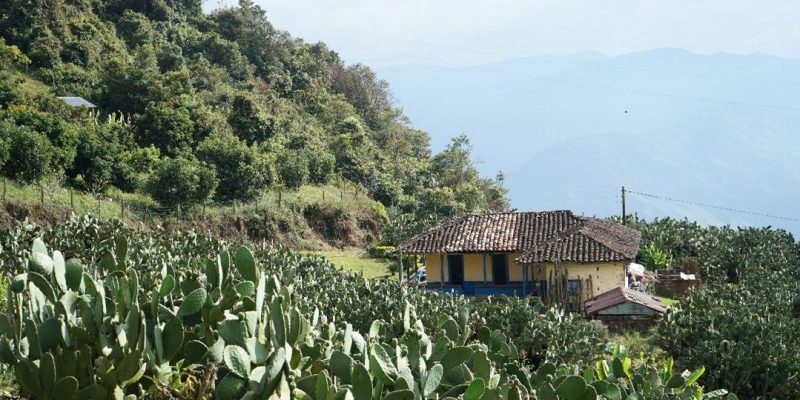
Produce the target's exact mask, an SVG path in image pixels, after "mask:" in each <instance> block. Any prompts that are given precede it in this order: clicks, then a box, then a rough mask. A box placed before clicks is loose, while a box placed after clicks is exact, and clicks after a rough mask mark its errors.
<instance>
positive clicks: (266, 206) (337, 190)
mask: <svg viewBox="0 0 800 400" xmlns="http://www.w3.org/2000/svg"><path fill="white" fill-rule="evenodd" d="M368 199H369V197H368V195H367V191H366V190H365V189H364V188H363V187H359V186H356V185H344V184H338V185H336V186H323V187H310V188H301V189H299V190H294V191H292V190H285V189H273V190H271V191H267V192H264V193H262V194H261V195H259V196H257V197H256V198H255V199H253V200H250V201H247V202H241V201H234V202H231V203H226V204H222V203H216V202H211V201H209V202H207V203H205V204H195V205H191V206H185V205H184V206H180V205H179V206H176V207H165V206H162V205H159V204H157V203H156V202H154V201H153V200H152V199H150V198H147V197H143V196H139V195H135V194H130V193H123V192H113V193H108V194H100V193H93V194H87V193H81V192H79V191H77V190H75V189H73V188H71V187H69V186H62V185H61V184H59V183H58V182H56V183H48V184H38V185H21V184H18V183H15V182H12V181H9V180H8V179H6V178H3V179H2V198H1V200H2V201H3V203H6V202H8V201H10V200H21V201H24V202H28V203H36V204H39V205H51V206H58V207H63V208H68V209H70V210H72V211H74V212H75V213H78V214H95V215H97V216H100V217H104V218H120V219H126V218H128V219H138V220H142V221H146V222H151V223H155V222H156V221H157V220H165V219H187V220H206V219H215V218H223V217H234V218H235V217H244V216H248V215H253V214H259V213H262V214H267V213H284V212H287V211H290V212H295V213H300V212H302V211H303V210H304V209H305V207H306V206H309V205H319V206H326V205H328V206H337V205H338V206H340V205H342V204H344V203H345V202H361V201H368Z"/></svg>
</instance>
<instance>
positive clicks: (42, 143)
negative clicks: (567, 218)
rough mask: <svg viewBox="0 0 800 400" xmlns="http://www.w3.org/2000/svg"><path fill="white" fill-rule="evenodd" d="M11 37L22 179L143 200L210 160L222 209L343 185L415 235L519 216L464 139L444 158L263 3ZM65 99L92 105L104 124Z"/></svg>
mask: <svg viewBox="0 0 800 400" xmlns="http://www.w3.org/2000/svg"><path fill="white" fill-rule="evenodd" d="M0 32H1V35H2V37H0V120H2V121H3V123H4V124H5V125H4V126H8V127H9V128H8V129H6V130H5V133H4V136H3V138H2V140H3V141H4V143H5V146H6V147H9V146H10V147H11V148H15V147H14V146H17V147H19V146H23V144H24V146H27V147H26V148H25V149H24V151H25V152H27V153H25V154H29V153H30V152H31V150H30V149H31V146H33V147H34V148H36V149H37V151H36V152H35V155H36V158H34V159H33V160H27V161H25V163H22V164H20V163H19V162H17V161H19V160H16V158H18V155H19V154H23V153H17V152H15V151H11V152H10V153H9V155H10V158H11V159H10V162H8V163H6V167H5V168H4V173H6V174H7V175H8V176H10V177H12V178H16V179H21V180H27V181H37V180H40V179H42V178H43V177H45V176H46V175H48V174H49V175H52V174H66V177H67V178H69V180H70V181H71V182H72V183H73V184H75V185H76V186H78V187H80V188H82V189H86V190H104V189H105V188H107V187H109V186H111V185H113V186H117V187H119V188H120V189H123V190H128V191H136V190H143V185H141V183H142V182H145V181H147V180H148V178H147V174H150V173H151V170H152V169H153V168H154V167H155V164H156V161H157V160H158V159H159V158H162V157H164V158H166V157H168V158H169V160H171V161H164V162H162V163H160V164H159V165H158V168H157V172H156V174H157V175H163V174H165V173H166V172H165V171H167V170H170V171H172V172H173V173H179V172H180V173H183V172H185V170H190V169H195V170H196V171H199V170H200V169H201V168H200V167H199V166H198V165H200V164H198V165H194V164H193V163H196V162H200V163H201V164H202V165H205V166H207V167H208V168H210V169H211V171H212V172H213V173H214V176H215V177H216V178H217V179H218V180H219V185H218V186H216V189H215V192H214V195H213V197H214V198H215V199H216V200H218V201H223V202H228V201H232V200H240V201H247V200H250V199H253V198H254V197H255V196H258V195H259V194H260V193H261V192H262V191H263V190H264V189H267V188H269V186H271V185H282V186H285V187H289V188H296V187H299V186H301V185H304V184H325V183H328V182H330V181H331V180H333V179H334V178H335V177H337V178H336V179H337V181H339V180H340V179H344V180H347V181H351V182H352V183H353V184H354V185H355V186H357V187H363V188H366V189H367V191H368V192H369V194H370V195H371V196H372V197H373V198H375V199H376V200H378V201H380V202H381V203H383V204H384V205H385V206H387V207H388V208H389V210H390V215H392V216H394V217H395V218H400V219H402V220H404V221H413V223H414V224H415V225H416V224H420V223H422V224H423V225H425V224H428V223H429V222H426V221H438V220H442V219H447V218H452V217H455V216H458V215H459V214H462V213H465V212H478V211H483V210H500V209H503V208H505V207H507V201H506V199H505V190H504V189H503V188H502V186H501V185H500V184H498V182H497V181H495V180H494V179H486V178H482V177H480V176H479V174H478V172H477V170H476V168H475V166H474V165H473V163H472V161H471V147H470V145H469V140H468V139H467V137H466V136H464V135H462V136H459V137H457V138H455V139H454V140H453V142H452V144H451V145H450V146H448V147H447V149H445V150H444V151H443V152H442V153H440V154H436V155H432V154H431V150H430V146H429V142H430V139H429V137H428V135H427V134H426V133H425V132H422V131H419V130H415V129H413V128H411V127H410V126H409V124H408V121H407V119H406V117H405V116H403V114H402V112H401V111H400V110H399V109H398V108H397V107H395V105H394V103H393V102H392V98H391V94H390V90H389V87H388V84H387V83H386V82H385V81H382V80H380V79H379V78H378V77H377V76H376V74H375V73H374V72H373V71H372V70H371V69H370V68H369V67H367V66H365V65H361V64H355V65H348V64H346V63H345V62H344V61H343V60H342V59H341V58H340V57H339V55H338V54H337V53H336V52H334V51H332V50H330V49H328V48H327V46H325V44H323V43H316V44H310V43H306V42H304V41H302V40H300V39H297V38H293V37H292V36H291V35H289V34H288V33H286V32H283V31H280V30H278V29H276V28H275V27H273V26H272V24H271V23H270V22H269V21H268V20H267V18H266V12H265V11H264V10H263V9H262V8H260V7H259V6H257V5H255V4H254V3H253V2H252V1H251V0H241V1H240V4H239V6H238V7H230V8H223V9H219V10H216V11H214V12H212V13H210V14H204V13H203V12H202V9H201V2H200V1H199V0H168V1H166V0H144V1H140V0H136V1H133V0H83V1H76V2H72V1H70V2H67V1H64V0H35V1H33V3H31V2H30V1H22V0H9V1H4V2H2V3H0ZM55 96H82V97H85V98H87V99H88V100H90V101H91V102H93V103H95V104H97V106H98V113H97V114H88V113H86V112H82V111H78V110H74V109H69V108H68V107H65V106H64V105H63V104H60V103H59V102H58V101H56V100H55V99H54V97H55ZM112 114H113V115H115V117H114V118H112V119H110V120H108V121H106V118H105V116H106V115H112ZM112 120H113V121H112ZM121 121H122V122H121ZM12 127H13V128H12ZM179 160H180V161H179ZM194 160H197V161H194ZM12 164H13V165H19V166H15V167H10V166H9V165H12ZM143 164H144V165H143ZM190 164H191V165H190ZM168 167H169V168H168ZM190 167H191V168H190ZM203 168H205V167H203ZM162 177H163V176H162ZM158 179H159V177H158V176H155V177H152V178H151V179H149V180H150V182H153V181H158ZM154 194H155V193H154ZM156 197H157V199H158V200H159V201H162V202H165V205H174V204H177V203H178V202H179V201H177V200H175V199H171V198H169V197H168V196H167V197H163V196H156ZM159 197H160V198H159ZM189 197H191V196H189ZM188 203H192V201H189V202H188ZM188 203H187V204H188ZM399 239H400V238H399V237H397V238H393V239H391V240H390V241H395V240H399Z"/></svg>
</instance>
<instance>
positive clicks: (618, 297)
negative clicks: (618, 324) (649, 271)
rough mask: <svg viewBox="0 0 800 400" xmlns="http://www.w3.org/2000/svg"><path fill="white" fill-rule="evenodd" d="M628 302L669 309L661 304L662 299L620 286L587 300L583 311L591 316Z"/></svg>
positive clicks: (660, 310)
mask: <svg viewBox="0 0 800 400" xmlns="http://www.w3.org/2000/svg"><path fill="white" fill-rule="evenodd" d="M626 302H631V303H635V304H639V305H641V306H644V307H647V308H649V309H651V310H654V311H656V312H659V313H663V312H664V311H667V309H666V307H664V305H663V304H661V301H660V300H658V299H657V298H655V297H653V296H650V295H649V294H646V293H641V292H637V291H635V290H631V289H628V288H623V287H618V288H614V289H611V290H609V291H607V292H605V293H601V294H599V295H597V296H595V297H593V298H591V299H589V300H587V301H586V303H585V304H584V309H583V312H584V313H585V314H586V315H587V316H591V315H594V314H596V313H598V312H600V311H602V310H605V309H608V308H610V307H614V306H616V305H619V304H623V303H626Z"/></svg>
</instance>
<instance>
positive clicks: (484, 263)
mask: <svg viewBox="0 0 800 400" xmlns="http://www.w3.org/2000/svg"><path fill="white" fill-rule="evenodd" d="M483 284H484V285H485V284H486V253H483Z"/></svg>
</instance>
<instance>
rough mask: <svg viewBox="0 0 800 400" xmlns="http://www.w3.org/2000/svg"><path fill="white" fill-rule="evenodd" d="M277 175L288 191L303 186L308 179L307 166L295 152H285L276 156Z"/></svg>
mask: <svg viewBox="0 0 800 400" xmlns="http://www.w3.org/2000/svg"><path fill="white" fill-rule="evenodd" d="M277 166H278V174H280V176H281V181H283V184H284V185H285V186H286V187H287V188H289V189H297V188H299V187H300V186H303V184H304V183H306V179H308V165H306V161H305V160H304V159H303V158H302V157H300V155H299V154H298V153H297V152H294V151H291V150H287V151H284V152H283V153H281V154H280V155H279V156H278V162H277Z"/></svg>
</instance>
